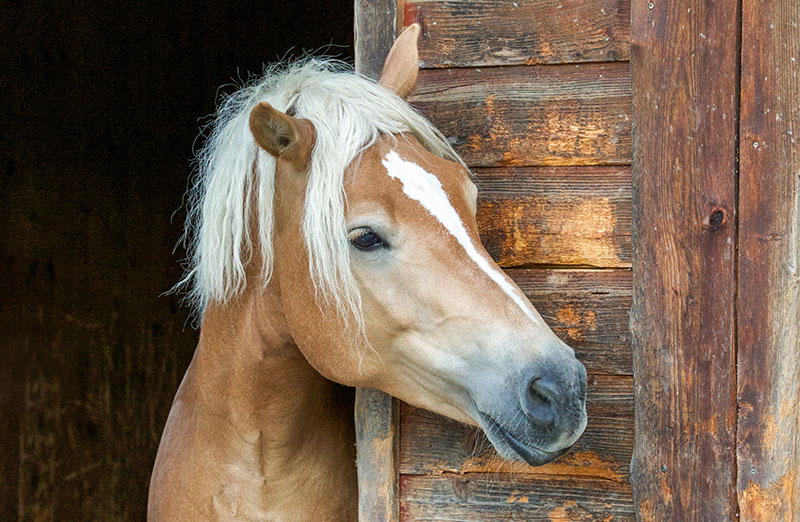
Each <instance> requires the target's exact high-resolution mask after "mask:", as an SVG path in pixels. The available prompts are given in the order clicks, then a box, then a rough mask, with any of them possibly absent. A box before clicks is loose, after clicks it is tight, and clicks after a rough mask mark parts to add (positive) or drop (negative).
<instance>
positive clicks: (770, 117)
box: [737, 0, 800, 522]
mask: <svg viewBox="0 0 800 522" xmlns="http://www.w3.org/2000/svg"><path fill="white" fill-rule="evenodd" d="M798 25H800V3H798V2H797V1H796V0H775V1H773V2H745V3H744V11H743V15H742V86H741V147H740V149H741V152H740V163H739V169H740V178H739V197H740V200H739V224H740V225H739V295H738V298H739V301H738V318H739V321H738V336H739V350H738V399H739V419H738V421H739V422H738V431H737V453H738V470H739V474H738V500H739V509H740V511H741V520H746V521H773V520H781V521H787V522H789V521H793V522H797V521H800V142H798V139H800V136H796V134H797V133H798V130H800V80H799V79H798V75H800V28H799V27H798Z"/></svg>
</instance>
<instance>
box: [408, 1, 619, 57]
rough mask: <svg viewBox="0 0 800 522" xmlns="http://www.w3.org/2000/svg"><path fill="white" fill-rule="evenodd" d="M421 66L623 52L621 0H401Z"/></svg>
mask: <svg viewBox="0 0 800 522" xmlns="http://www.w3.org/2000/svg"><path fill="white" fill-rule="evenodd" d="M414 22H419V23H420V25H421V26H422V38H421V40H420V65H421V66H422V67H481V66H487V65H523V64H524V65H533V64H547V63H551V64H553V63H555V64H557V63H570V62H599V61H618V60H627V59H628V56H629V49H630V46H629V39H630V2H629V1H627V0H558V1H557V0H518V1H516V2H508V1H501V0H473V1H469V2H453V1H440V0H437V1H426V0H421V1H407V2H405V9H404V25H411V24H412V23H414Z"/></svg>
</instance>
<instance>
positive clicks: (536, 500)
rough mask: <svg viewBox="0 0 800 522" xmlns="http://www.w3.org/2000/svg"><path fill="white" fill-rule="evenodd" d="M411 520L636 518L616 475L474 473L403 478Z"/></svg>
mask: <svg viewBox="0 0 800 522" xmlns="http://www.w3.org/2000/svg"><path fill="white" fill-rule="evenodd" d="M400 495H401V504H400V517H401V520H408V521H412V520H413V521H433V520H461V521H471V520H475V521H478V520H480V521H489V520H516V519H522V520H548V521H567V520H614V521H615V522H617V521H628V520H630V521H632V520H634V514H633V505H632V501H631V494H630V490H629V489H628V488H626V487H625V485H624V484H619V483H617V482H614V481H611V480H603V479H590V478H581V479H580V480H575V479H574V478H573V477H556V476H553V477H547V478H546V479H544V480H543V479H542V477H538V476H526V475H511V474H500V475H498V474H494V473H487V474H483V473H470V474H467V475H443V476H421V475H404V476H402V477H401V478H400Z"/></svg>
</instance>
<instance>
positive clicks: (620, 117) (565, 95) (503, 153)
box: [411, 62, 631, 167]
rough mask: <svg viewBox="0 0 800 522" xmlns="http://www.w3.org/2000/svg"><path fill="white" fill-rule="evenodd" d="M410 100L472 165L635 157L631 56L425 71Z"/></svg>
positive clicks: (582, 162) (612, 160)
mask: <svg viewBox="0 0 800 522" xmlns="http://www.w3.org/2000/svg"><path fill="white" fill-rule="evenodd" d="M411 101H412V104H413V105H414V106H415V107H417V108H418V109H419V110H421V111H422V112H423V113H424V114H425V115H426V116H428V117H429V118H430V119H431V121H432V122H433V123H434V124H435V125H436V126H437V127H438V128H439V129H440V130H441V131H442V132H443V133H444V135H445V136H447V138H448V139H449V140H450V141H451V143H452V144H453V145H454V146H455V148H456V150H457V151H458V153H459V154H461V156H462V157H463V158H464V160H465V161H466V162H467V164H468V165H470V166H471V167H494V166H514V167H519V166H540V165H544V166H559V165H609V164H610V165H628V164H630V162H631V119H630V115H631V94H630V72H629V68H628V64H627V63H624V62H614V63H597V64H583V65H552V66H520V67H488V68H462V69H429V70H422V71H420V78H419V83H418V84H417V88H416V89H415V90H414V92H413V94H412V96H411Z"/></svg>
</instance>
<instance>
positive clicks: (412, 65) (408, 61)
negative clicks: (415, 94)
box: [378, 23, 420, 98]
mask: <svg viewBox="0 0 800 522" xmlns="http://www.w3.org/2000/svg"><path fill="white" fill-rule="evenodd" d="M419 31H420V28H419V24H416V23H415V24H411V25H409V26H408V27H406V28H405V29H404V30H403V32H402V33H400V36H398V37H397V40H395V41H394V45H392V50H391V51H389V56H387V57H386V62H385V63H384V64H383V72H382V73H381V79H380V80H378V83H379V84H380V85H382V86H384V87H386V88H387V89H389V90H390V91H393V92H394V93H395V94H397V95H398V96H400V97H401V98H406V97H407V96H408V95H409V94H411V91H412V90H413V89H414V85H415V84H416V83H417V73H418V72H419V52H418V51H417V40H418V39H419Z"/></svg>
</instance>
